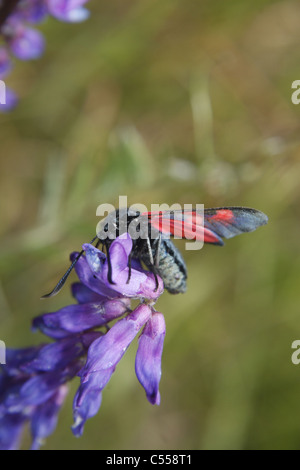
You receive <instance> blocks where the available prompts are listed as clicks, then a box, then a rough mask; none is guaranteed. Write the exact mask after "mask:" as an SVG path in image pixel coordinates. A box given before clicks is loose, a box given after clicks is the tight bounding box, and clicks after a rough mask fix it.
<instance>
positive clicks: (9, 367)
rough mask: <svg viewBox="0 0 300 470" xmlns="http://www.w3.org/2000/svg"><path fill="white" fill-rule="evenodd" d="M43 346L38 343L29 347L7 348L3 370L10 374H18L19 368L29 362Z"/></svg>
mask: <svg viewBox="0 0 300 470" xmlns="http://www.w3.org/2000/svg"><path fill="white" fill-rule="evenodd" d="M43 346H44V345H43V344H40V345H39V346H33V347H30V348H20V349H7V350H6V367H5V372H6V373H7V374H8V375H11V376H14V375H18V374H19V370H20V368H22V367H26V366H27V364H29V363H31V362H32V361H33V360H34V358H35V357H36V356H37V354H38V353H39V351H40V350H41V349H42V348H43Z"/></svg>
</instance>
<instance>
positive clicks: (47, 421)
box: [31, 385, 68, 450]
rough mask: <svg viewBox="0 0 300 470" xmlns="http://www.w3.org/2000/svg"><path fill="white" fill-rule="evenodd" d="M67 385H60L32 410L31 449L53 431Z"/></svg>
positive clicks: (35, 447) (39, 444) (36, 446)
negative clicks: (47, 398)
mask: <svg viewBox="0 0 300 470" xmlns="http://www.w3.org/2000/svg"><path fill="white" fill-rule="evenodd" d="M67 393H68V387H67V386H66V385H62V386H61V387H59V389H58V390H57V391H56V392H55V393H54V394H53V395H52V397H51V398H50V399H49V400H47V401H46V402H45V403H42V404H41V405H39V406H38V407H36V409H35V410H34V413H33V415H32V417H31V434H32V437H33V442H32V446H31V450H37V449H39V448H40V446H41V444H42V443H43V440H44V439H46V438H47V437H48V436H50V434H52V433H53V432H54V431H55V428H56V425H57V420H58V413H59V411H60V409H61V407H62V405H63V403H64V401H65V397H66V395H67Z"/></svg>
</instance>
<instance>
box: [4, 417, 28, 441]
mask: <svg viewBox="0 0 300 470" xmlns="http://www.w3.org/2000/svg"><path fill="white" fill-rule="evenodd" d="M24 423H25V418H24V416H22V415H21V414H7V415H5V416H4V417H2V418H0V450H17V449H18V447H19V443H20V439H21V435H22V430H23V425H24Z"/></svg>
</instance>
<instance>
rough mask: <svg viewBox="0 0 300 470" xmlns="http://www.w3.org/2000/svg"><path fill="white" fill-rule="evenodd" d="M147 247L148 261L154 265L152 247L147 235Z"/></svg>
mask: <svg viewBox="0 0 300 470" xmlns="http://www.w3.org/2000/svg"><path fill="white" fill-rule="evenodd" d="M147 248H148V254H149V258H150V263H151V264H153V265H154V260H153V253H152V249H151V245H150V239H149V237H147Z"/></svg>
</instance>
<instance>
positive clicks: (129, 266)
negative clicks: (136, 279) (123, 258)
mask: <svg viewBox="0 0 300 470" xmlns="http://www.w3.org/2000/svg"><path fill="white" fill-rule="evenodd" d="M132 253H133V251H132V250H131V252H130V254H129V256H128V278H127V281H126V284H129V282H130V278H131V259H132Z"/></svg>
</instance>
